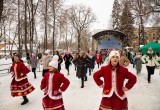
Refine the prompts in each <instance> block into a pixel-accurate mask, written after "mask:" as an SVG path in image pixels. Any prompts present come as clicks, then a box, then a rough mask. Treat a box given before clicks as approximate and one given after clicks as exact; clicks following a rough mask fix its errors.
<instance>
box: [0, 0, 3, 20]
mask: <svg viewBox="0 0 160 110" xmlns="http://www.w3.org/2000/svg"><path fill="white" fill-rule="evenodd" d="M2 12H3V0H0V22H1V18H2Z"/></svg>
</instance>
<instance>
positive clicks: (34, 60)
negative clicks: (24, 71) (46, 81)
mask: <svg viewBox="0 0 160 110" xmlns="http://www.w3.org/2000/svg"><path fill="white" fill-rule="evenodd" d="M29 64H30V65H31V68H32V72H33V73H34V79H36V78H37V76H36V68H37V64H38V59H37V57H36V55H35V54H34V53H32V56H31V58H30V60H29Z"/></svg>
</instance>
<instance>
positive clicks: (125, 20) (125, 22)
mask: <svg viewBox="0 0 160 110" xmlns="http://www.w3.org/2000/svg"><path fill="white" fill-rule="evenodd" d="M133 25H134V19H133V17H132V13H131V10H130V8H129V3H128V2H125V4H124V8H123V10H122V15H121V17H120V28H119V30H120V31H122V32H123V33H125V34H126V35H127V37H128V39H127V40H128V43H129V44H130V41H131V40H132V36H133V33H134V32H133V31H134V26H133ZM127 45H128V44H127Z"/></svg>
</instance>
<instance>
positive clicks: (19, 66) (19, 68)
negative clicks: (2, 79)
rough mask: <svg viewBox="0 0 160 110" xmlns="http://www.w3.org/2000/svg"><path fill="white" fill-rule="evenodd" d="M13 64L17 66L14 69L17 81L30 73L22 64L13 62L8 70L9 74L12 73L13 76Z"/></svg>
mask: <svg viewBox="0 0 160 110" xmlns="http://www.w3.org/2000/svg"><path fill="white" fill-rule="evenodd" d="M15 64H17V67H16V72H17V74H16V76H17V79H21V78H23V77H25V76H26V75H27V74H28V73H29V72H30V70H29V69H28V68H27V67H26V66H25V65H24V63H23V62H14V63H13V64H12V66H11V68H10V72H13V76H14V75H15V72H14V67H15Z"/></svg>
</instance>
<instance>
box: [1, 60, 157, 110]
mask: <svg viewBox="0 0 160 110" xmlns="http://www.w3.org/2000/svg"><path fill="white" fill-rule="evenodd" d="M10 62H11V59H8V60H5V59H1V60H0V65H1V64H4V63H6V64H7V63H10ZM8 66H10V65H8ZM8 66H6V65H5V66H2V65H1V66H0V69H2V68H5V67H8ZM128 69H129V71H131V72H132V73H134V74H135V72H136V71H135V69H134V68H133V67H132V65H129V67H128ZM70 70H71V72H70V75H69V76H67V75H66V73H67V71H66V70H65V68H64V64H63V65H62V70H61V72H62V73H63V74H64V75H65V76H66V77H67V78H68V79H69V80H70V82H71V84H70V86H69V88H68V89H67V90H66V92H64V93H63V98H64V105H65V108H66V110H98V108H99V104H100V102H101V92H102V89H100V88H99V87H97V85H96V84H95V82H94V81H93V77H92V76H93V74H92V75H91V76H88V81H86V82H85V87H84V88H80V85H81V81H80V80H79V79H78V78H77V77H76V75H75V73H76V72H75V70H74V65H72V66H70ZM97 70H98V68H97V65H96V68H95V69H94V72H95V71H97ZM38 71H39V69H37V76H38V77H37V79H34V75H33V73H32V72H30V73H29V74H28V79H29V81H30V83H31V84H33V86H34V87H35V88H36V89H35V91H34V92H32V93H31V94H29V95H28V98H29V103H28V104H26V105H23V106H22V105H20V103H21V102H22V101H23V99H22V97H12V96H11V95H10V82H11V80H12V79H11V75H10V74H9V73H7V72H6V73H4V72H3V74H2V73H1V71H0V110H12V109H13V110H43V108H42V104H41V100H42V98H43V92H42V91H41V90H40V82H41V79H42V74H41V72H38ZM126 95H127V97H128V103H129V110H160V75H159V69H156V70H155V74H154V75H153V76H152V80H151V84H148V83H147V71H146V67H145V65H143V70H142V72H141V74H140V75H139V76H137V83H136V85H135V86H134V87H133V88H132V89H131V90H130V91H128V92H126Z"/></svg>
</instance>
